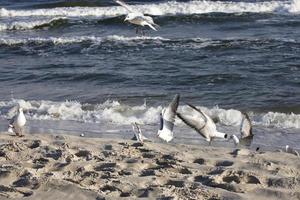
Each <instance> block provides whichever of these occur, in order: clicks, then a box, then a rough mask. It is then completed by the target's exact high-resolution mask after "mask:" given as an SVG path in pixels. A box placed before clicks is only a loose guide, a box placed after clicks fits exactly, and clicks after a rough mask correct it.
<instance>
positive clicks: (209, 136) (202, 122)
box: [177, 104, 227, 144]
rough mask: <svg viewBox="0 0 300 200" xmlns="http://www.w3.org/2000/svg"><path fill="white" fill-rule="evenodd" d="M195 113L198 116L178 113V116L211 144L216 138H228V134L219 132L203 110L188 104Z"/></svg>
mask: <svg viewBox="0 0 300 200" xmlns="http://www.w3.org/2000/svg"><path fill="white" fill-rule="evenodd" d="M188 106H189V107H191V108H192V109H193V110H194V111H196V112H195V113H196V115H194V116H190V115H184V114H181V113H177V116H178V117H179V118H180V119H181V120H182V121H183V122H184V123H185V124H186V125H188V126H189V127H191V128H193V129H195V130H196V131H197V132H198V133H199V134H200V135H201V136H202V137H204V138H205V139H206V141H208V142H209V144H211V142H212V140H213V139H214V138H223V139H224V138H225V139H226V138H227V134H226V133H222V132H219V131H217V127H216V124H215V123H214V121H213V120H212V119H211V118H210V117H209V116H208V115H206V114H205V113H204V112H203V111H202V110H200V109H198V108H196V107H195V106H193V105H191V104H188Z"/></svg>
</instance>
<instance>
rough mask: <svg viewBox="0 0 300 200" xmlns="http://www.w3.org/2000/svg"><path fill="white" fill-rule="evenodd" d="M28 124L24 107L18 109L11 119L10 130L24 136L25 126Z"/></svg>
mask: <svg viewBox="0 0 300 200" xmlns="http://www.w3.org/2000/svg"><path fill="white" fill-rule="evenodd" d="M25 124H26V118H25V115H24V113H23V108H19V109H18V113H17V114H16V115H15V116H14V117H13V118H12V119H11V120H10V121H9V125H8V130H7V131H8V132H10V133H15V134H16V135H17V136H19V137H21V136H23V128H24V126H25Z"/></svg>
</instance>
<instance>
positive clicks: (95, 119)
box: [0, 99, 300, 129]
mask: <svg viewBox="0 0 300 200" xmlns="http://www.w3.org/2000/svg"><path fill="white" fill-rule="evenodd" d="M17 105H20V106H21V107H22V108H24V110H25V115H26V117H27V118H28V119H31V120H73V121H78V122H91V123H113V124H120V125H130V124H131V123H133V122H138V123H140V124H151V125H157V124H158V123H159V113H160V112H161V110H162V108H163V106H157V107H153V106H147V105H146V104H141V105H135V106H129V105H126V104H122V103H120V102H118V101H110V100H108V101H106V102H104V103H101V104H98V105H82V104H81V103H79V102H76V101H65V102H53V101H25V100H16V99H13V100H11V101H0V117H4V118H8V119H9V118H11V117H12V116H13V115H14V114H15V112H16V106H17ZM86 108H88V109H86ZM200 108H201V109H202V110H203V111H204V112H205V113H206V114H208V115H209V116H210V117H211V118H212V119H216V121H218V124H219V125H220V124H221V125H226V126H239V125H240V123H241V120H242V114H241V112H240V111H239V110H235V109H229V110H226V109H222V108H219V107H218V106H215V107H213V108H207V107H200ZM178 109H179V110H178V111H179V112H181V113H186V114H191V110H190V108H189V107H188V106H186V105H183V106H179V108H178ZM250 117H251V119H252V120H253V124H255V125H257V126H263V127H279V128H297V129H299V128H300V115H299V114H298V115H297V114H293V113H291V114H286V113H274V112H268V113H258V114H253V113H251V115H250ZM175 123H176V125H179V126H184V124H183V122H182V121H181V120H179V119H176V122H175Z"/></svg>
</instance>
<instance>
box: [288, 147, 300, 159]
mask: <svg viewBox="0 0 300 200" xmlns="http://www.w3.org/2000/svg"><path fill="white" fill-rule="evenodd" d="M285 152H286V153H291V154H294V155H296V156H298V157H300V155H299V152H298V151H296V150H295V149H293V148H292V147H290V146H289V145H286V146H285Z"/></svg>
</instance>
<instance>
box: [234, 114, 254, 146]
mask: <svg viewBox="0 0 300 200" xmlns="http://www.w3.org/2000/svg"><path fill="white" fill-rule="evenodd" d="M242 114H243V119H242V122H241V127H240V133H241V136H240V138H238V137H237V136H236V135H232V136H230V139H232V140H233V142H234V144H235V145H238V144H242V145H244V146H250V145H251V143H252V140H253V133H252V124H251V121H250V118H249V116H248V114H247V113H242Z"/></svg>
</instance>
